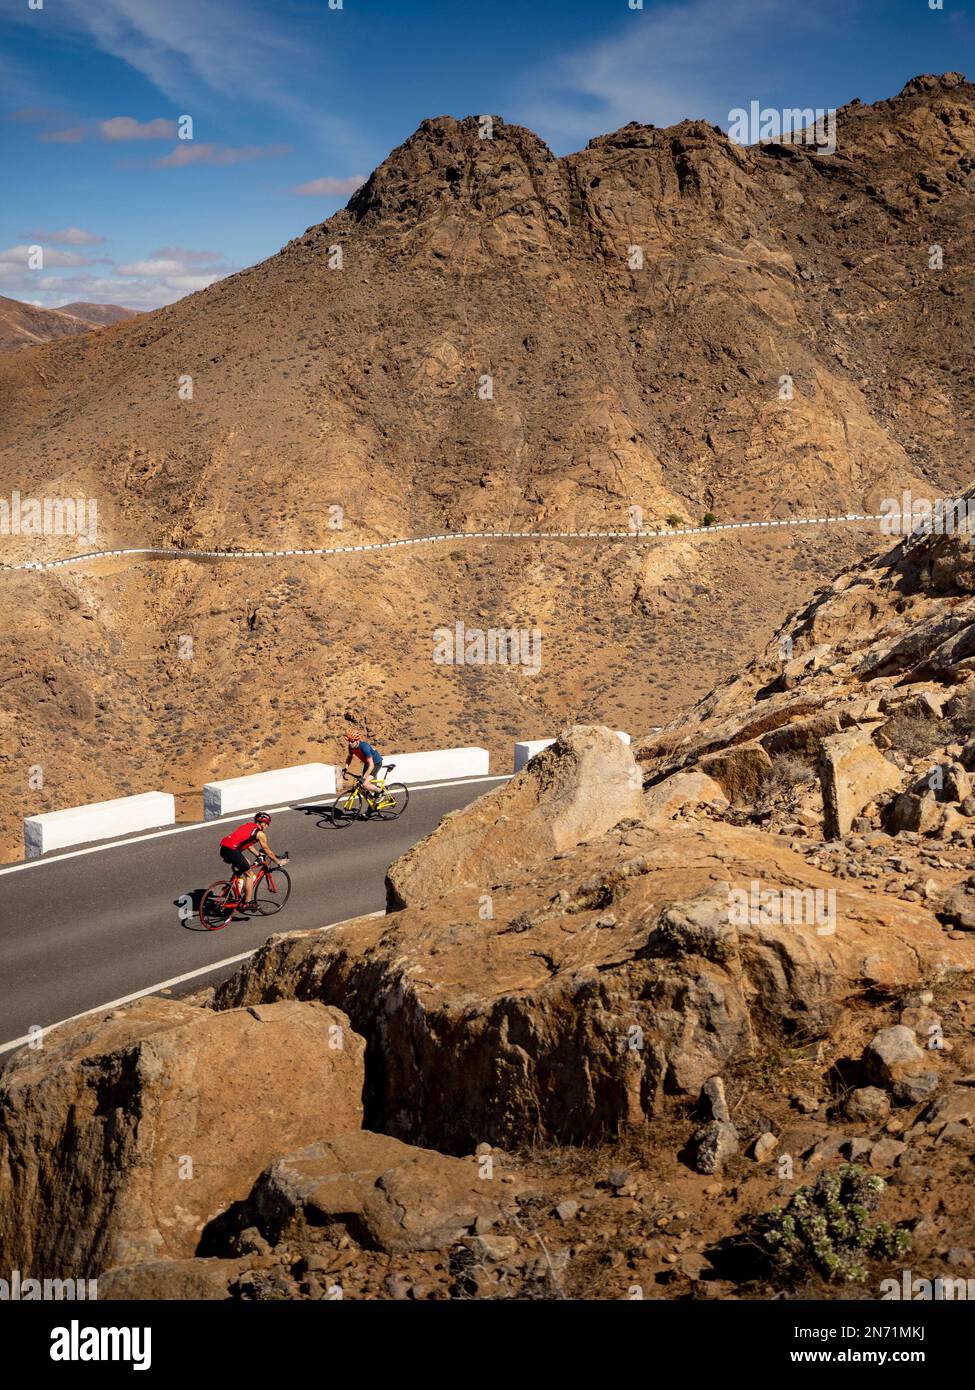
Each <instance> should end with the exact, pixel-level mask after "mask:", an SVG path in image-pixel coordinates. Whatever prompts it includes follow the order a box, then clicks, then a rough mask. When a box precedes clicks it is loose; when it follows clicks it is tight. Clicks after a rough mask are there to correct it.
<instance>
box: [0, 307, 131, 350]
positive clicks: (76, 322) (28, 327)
mask: <svg viewBox="0 0 975 1390" xmlns="http://www.w3.org/2000/svg"><path fill="white" fill-rule="evenodd" d="M135 317H136V311H135V310H134V309H123V308H121V307H120V306H119V305H118V304H83V303H80V302H79V303H76V304H65V305H64V306H63V307H62V308H60V309H39V308H38V307H37V305H36V304H25V303H23V301H22V300H19V299H6V298H4V297H3V296H2V295H0V351H2V352H9V351H10V350H11V349H13V348H23V347H36V346H37V344H39V343H53V342H55V341H56V340H57V339H59V338H72V337H74V336H76V335H77V334H78V333H90V332H91V330H92V329H93V328H105V327H107V326H108V325H109V324H113V323H120V322H121V321H122V320H123V319H131V318H135Z"/></svg>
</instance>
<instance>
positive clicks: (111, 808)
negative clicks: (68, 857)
mask: <svg viewBox="0 0 975 1390" xmlns="http://www.w3.org/2000/svg"><path fill="white" fill-rule="evenodd" d="M175 824H176V801H175V799H174V798H173V797H172V796H171V795H170V794H169V792H143V793H142V795H141V796H123V797H119V799H118V800H117V801H95V802H92V804H91V805H90V806H71V807H69V808H68V810H66V811H45V812H44V814H43V815H40V816H27V817H26V819H25V820H24V858H25V859H37V858H39V857H40V856H41V855H42V854H48V853H49V852H50V851H51V850H52V849H65V848H66V847H67V846H69V845H83V844H86V843H87V842H88V841H90V840H111V839H113V838H115V836H118V835H131V834H132V833H133V831H136V830H156V829H158V827H159V826H161V825H175Z"/></svg>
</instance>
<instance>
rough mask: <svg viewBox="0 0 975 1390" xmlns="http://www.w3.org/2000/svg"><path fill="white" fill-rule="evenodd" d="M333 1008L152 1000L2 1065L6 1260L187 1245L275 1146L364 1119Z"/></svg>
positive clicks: (357, 1071) (357, 1045) (0, 1173)
mask: <svg viewBox="0 0 975 1390" xmlns="http://www.w3.org/2000/svg"><path fill="white" fill-rule="evenodd" d="M363 1052H364V1043H363V1041H362V1039H361V1038H359V1037H357V1036H356V1035H355V1033H353V1032H352V1029H351V1028H350V1026H349V1021H348V1019H347V1017H346V1016H345V1015H344V1014H342V1013H340V1012H339V1011H338V1010H337V1009H334V1008H331V1007H325V1006H323V1005H322V1004H318V1003H297V1002H294V1001H291V1000H289V1001H285V1002H282V1003H278V1004H257V1005H255V1006H254V1007H249V1008H244V1009H238V1010H231V1011H227V1012H220V1013H213V1012H211V1011H210V1010H207V1009H200V1008H195V1007H194V1006H192V1005H188V1004H183V1003H178V1002H176V1001H175V1000H168V999H160V998H147V999H142V1000H139V1001H138V1002H136V1003H135V1004H133V1005H132V1006H131V1007H129V1008H127V1009H126V1010H125V1011H124V1012H123V1011H120V1010H114V1011H113V1012H111V1013H109V1014H108V1015H101V1016H98V1017H96V1018H86V1019H82V1020H78V1021H77V1022H75V1023H69V1024H65V1025H64V1026H63V1027H60V1028H58V1029H55V1030H53V1031H52V1032H51V1033H49V1034H48V1035H47V1036H46V1037H45V1039H44V1046H43V1048H42V1049H41V1050H39V1051H36V1052H33V1051H30V1050H28V1049H25V1050H24V1051H22V1052H19V1053H17V1054H16V1055H15V1056H14V1057H13V1059H12V1060H11V1062H10V1063H9V1065H8V1067H7V1069H6V1071H5V1072H4V1074H3V1076H2V1078H0V1267H2V1268H17V1269H26V1270H30V1271H31V1273H32V1275H34V1276H35V1277H38V1276H46V1275H51V1276H55V1275H58V1274H59V1273H61V1272H62V1271H64V1270H71V1271H73V1272H75V1273H76V1274H77V1276H79V1277H80V1276H89V1277H90V1276H92V1275H98V1274H99V1273H100V1272H101V1271H102V1270H104V1269H107V1268H109V1267H111V1266H114V1265H134V1264H142V1263H144V1262H146V1261H149V1260H155V1259H158V1258H160V1257H166V1256H169V1257H173V1258H180V1257H184V1256H189V1255H192V1254H193V1253H194V1251H195V1249H196V1246H197V1243H198V1241H199V1238H200V1233H201V1231H202V1229H203V1227H204V1225H205V1224H206V1223H207V1222H208V1221H209V1220H210V1219H211V1218H212V1217H213V1216H214V1215H216V1213H218V1212H220V1211H222V1210H223V1209H224V1208H226V1207H227V1206H228V1205H230V1204H231V1203H232V1202H235V1201H238V1200H240V1199H241V1198H243V1197H246V1195H247V1194H248V1192H249V1191H250V1189H251V1187H252V1186H253V1184H254V1181H255V1179H256V1178H257V1176H258V1174H259V1173H260V1172H261V1170H262V1169H263V1168H264V1167H265V1165H266V1164H267V1163H268V1162H269V1160H270V1159H272V1158H273V1157H274V1156H275V1155H276V1154H279V1153H280V1152H281V1150H282V1148H283V1147H284V1148H288V1147H293V1146H298V1145H301V1144H304V1143H308V1142H309V1140H311V1139H313V1138H318V1137H321V1136H322V1135H323V1134H325V1135H327V1134H328V1133H330V1132H341V1131H344V1130H348V1129H352V1128H355V1127H356V1126H357V1125H359V1124H361V1120H362V1082H363Z"/></svg>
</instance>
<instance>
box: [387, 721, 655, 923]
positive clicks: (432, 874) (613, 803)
mask: <svg viewBox="0 0 975 1390" xmlns="http://www.w3.org/2000/svg"><path fill="white" fill-rule="evenodd" d="M641 810H642V777H641V775H640V772H639V769H638V768H637V766H636V763H635V762H634V759H633V754H632V753H631V751H630V749H629V747H628V746H627V745H626V744H624V743H622V742H621V740H620V739H618V738H617V737H616V735H615V734H614V733H612V732H611V731H610V730H609V729H606V728H603V727H601V726H589V725H576V726H575V727H573V728H570V729H566V730H564V731H563V732H562V733H561V734H560V735H559V737H558V738H557V739H556V740H555V742H554V743H553V744H551V745H550V746H549V747H548V748H545V749H543V750H542V752H541V753H538V754H536V756H535V757H534V758H532V759H531V761H530V762H529V763H528V764H527V766H526V767H525V768H524V769H523V770H522V771H521V772H519V773H518V775H517V776H516V777H514V778H512V780H511V781H510V782H508V783H506V784H505V785H504V786H502V787H498V788H496V789H495V790H494V791H490V792H488V793H487V794H486V795H485V796H482V797H479V798H478V800H477V801H474V802H472V803H471V804H470V805H469V806H465V807H464V808H463V809H462V810H460V811H454V812H452V813H451V814H450V815H448V816H445V817H444V819H443V820H442V821H441V823H440V825H439V826H438V827H437V829H436V830H434V831H433V833H432V834H430V835H428V836H427V837H426V839H423V840H420V841H419V843H418V844H415V845H414V846H413V847H412V849H409V850H407V852H406V854H404V855H403V856H402V857H401V858H399V859H397V860H396V862H395V863H394V864H392V865H390V868H389V872H388V874H387V876H386V891H387V899H388V904H389V907H390V908H402V907H406V906H407V905H411V906H412V905H416V904H418V903H423V902H429V901H432V900H434V899H436V898H439V897H441V896H442V895H443V894H444V893H448V892H450V890H451V889H453V888H456V887H458V886H459V885H461V884H474V883H478V882H484V881H485V879H489V880H490V881H491V882H494V881H495V880H496V879H497V878H498V877H499V876H500V875H501V874H502V873H506V872H507V870H508V869H509V868H515V869H516V868H518V867H519V866H520V865H524V864H528V863H531V862H532V861H533V860H535V859H539V858H542V857H544V856H546V855H549V854H553V853H558V852H559V851H560V850H566V849H571V848H573V847H574V846H575V845H577V844H578V843H579V842H580V841H583V840H591V839H593V838H594V837H595V836H597V835H601V834H602V832H603V831H604V830H607V829H608V828H609V827H610V826H611V825H615V824H616V823H617V822H618V821H621V820H623V819H625V818H626V817H627V816H638V815H639V814H640V812H641Z"/></svg>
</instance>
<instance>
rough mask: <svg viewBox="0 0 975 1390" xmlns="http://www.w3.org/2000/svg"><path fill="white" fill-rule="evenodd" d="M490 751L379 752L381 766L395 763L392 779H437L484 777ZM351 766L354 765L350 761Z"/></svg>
mask: <svg viewBox="0 0 975 1390" xmlns="http://www.w3.org/2000/svg"><path fill="white" fill-rule="evenodd" d="M489 761H490V754H489V753H488V750H487V749H486V748H437V749H434V750H433V751H432V752H430V753H390V754H389V755H388V756H387V755H386V754H385V753H384V754H383V766H384V767H385V766H386V764H387V763H395V764H396V770H395V772H394V773H393V777H392V780H393V781H394V782H405V783H406V784H407V786H411V785H413V784H414V783H417V782H440V781H445V780H448V779H449V778H452V777H486V776H487V772H488V765H489ZM353 766H356V764H355V763H353Z"/></svg>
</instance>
